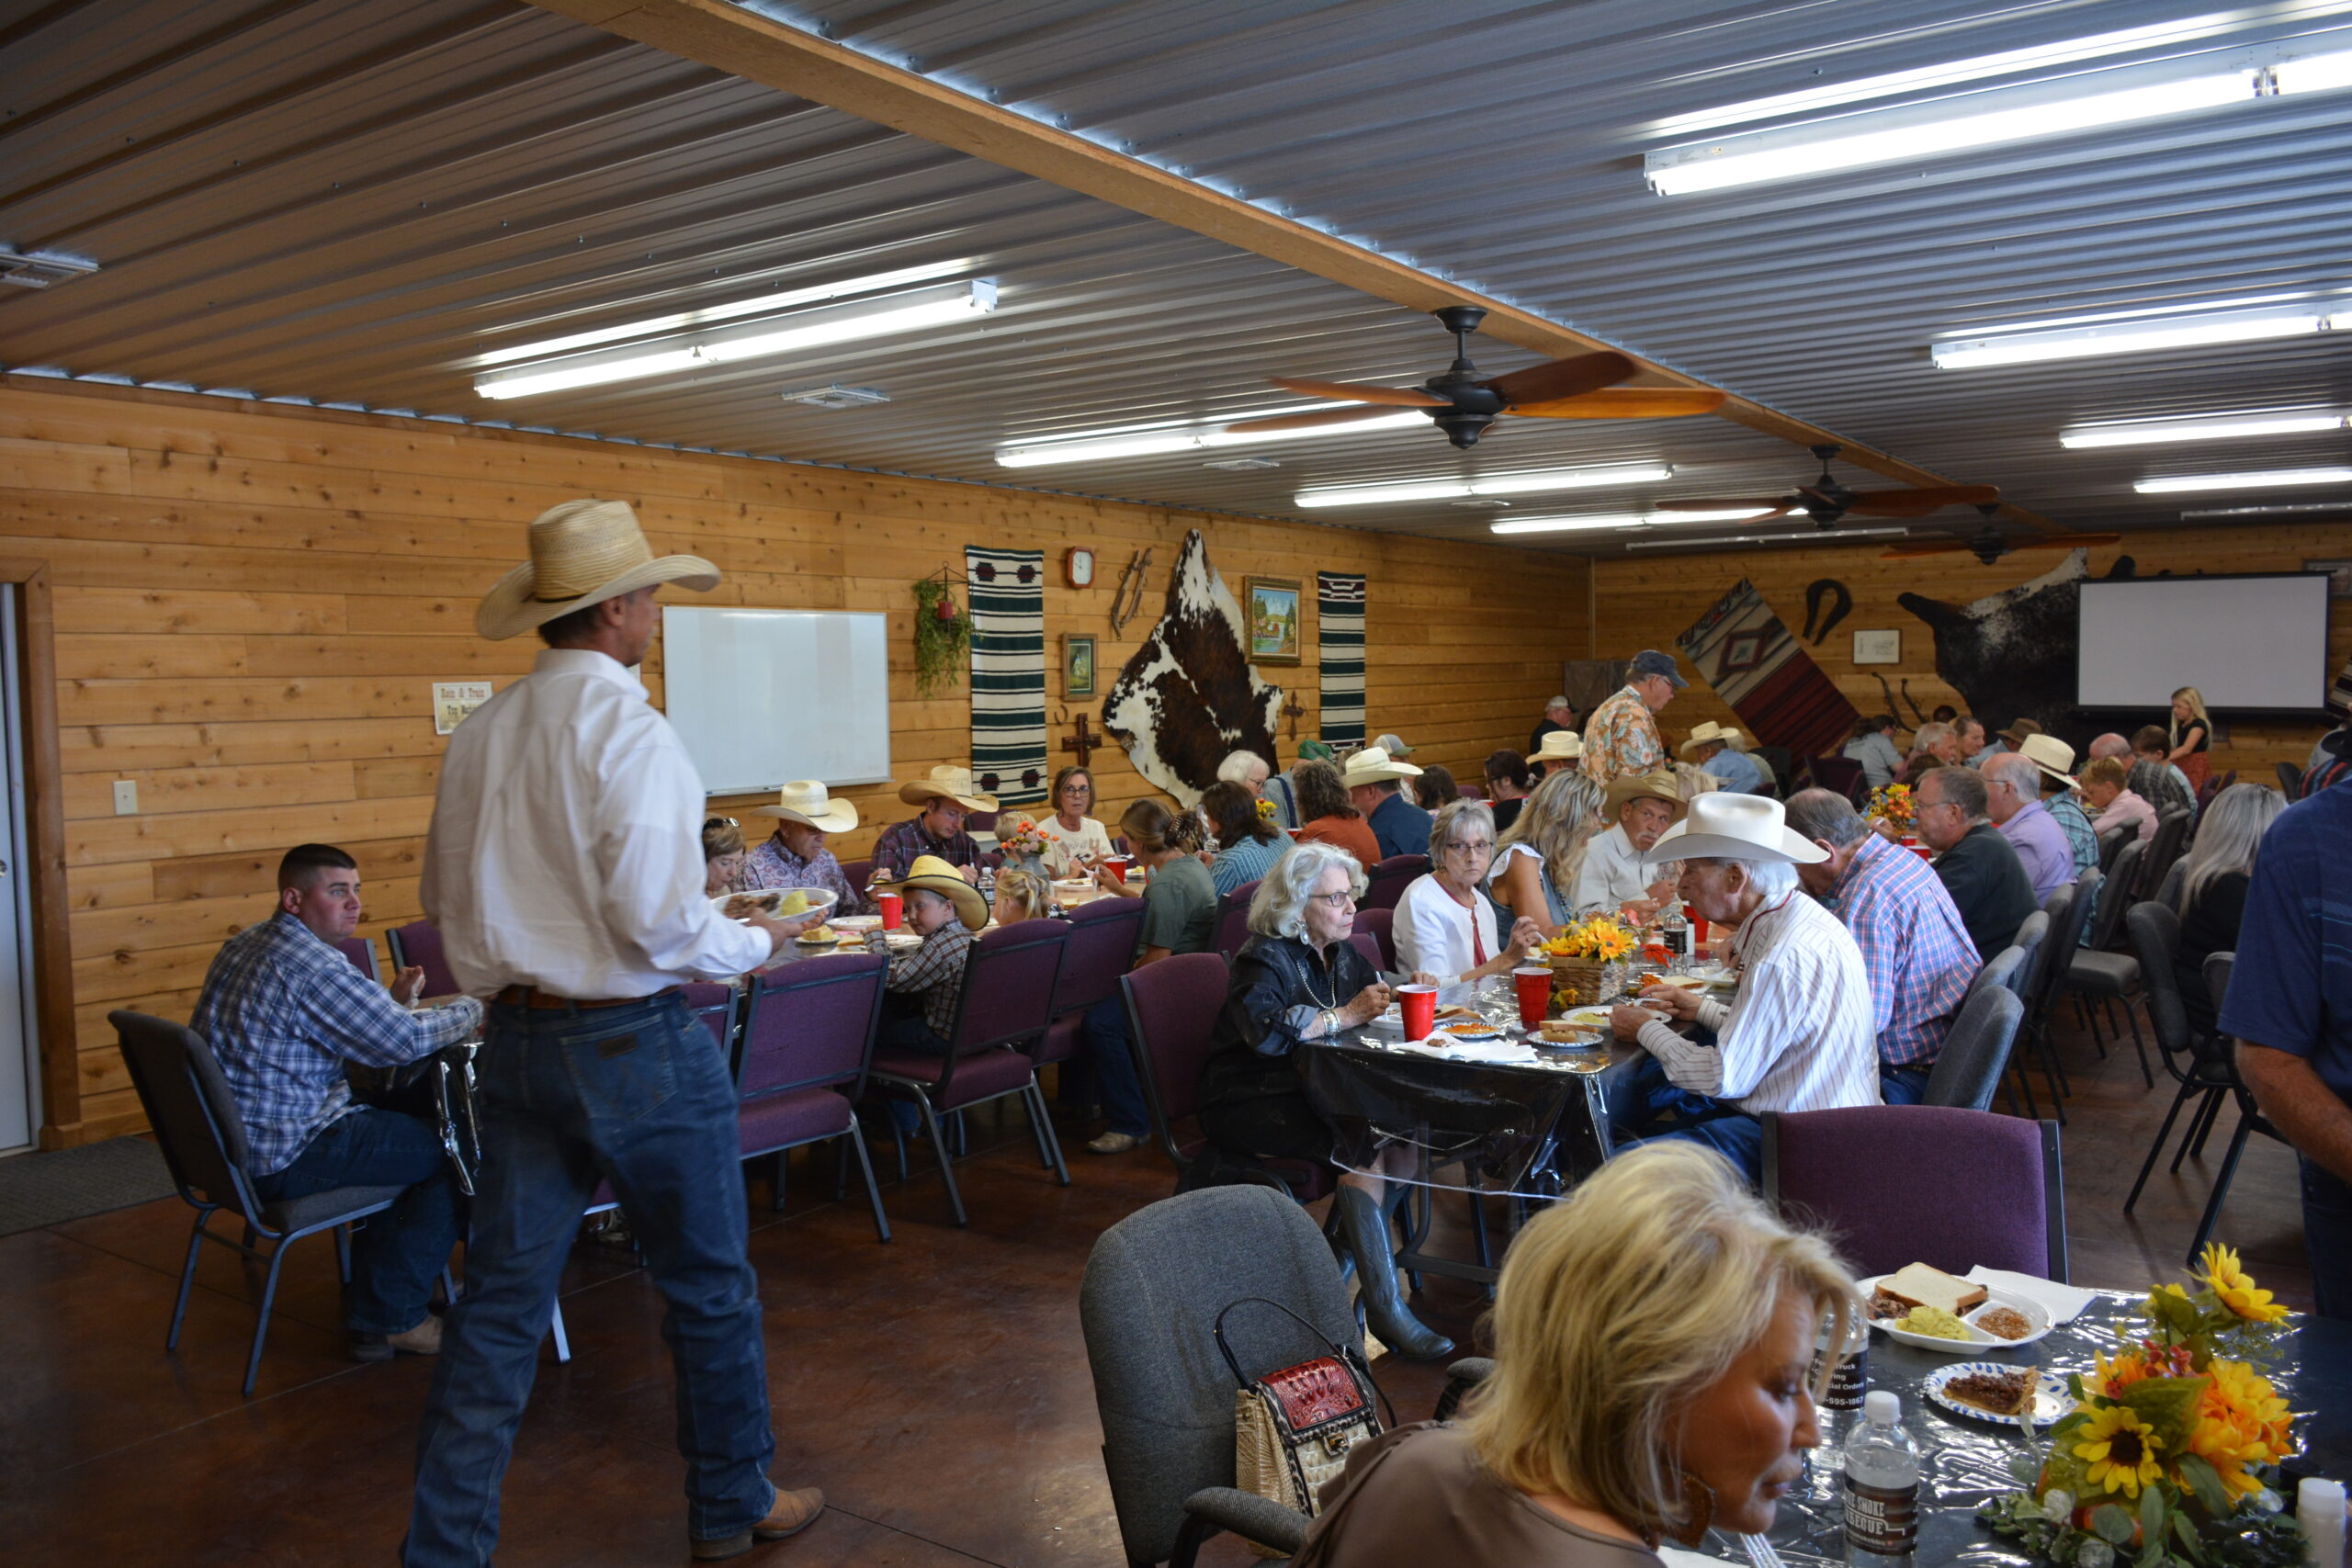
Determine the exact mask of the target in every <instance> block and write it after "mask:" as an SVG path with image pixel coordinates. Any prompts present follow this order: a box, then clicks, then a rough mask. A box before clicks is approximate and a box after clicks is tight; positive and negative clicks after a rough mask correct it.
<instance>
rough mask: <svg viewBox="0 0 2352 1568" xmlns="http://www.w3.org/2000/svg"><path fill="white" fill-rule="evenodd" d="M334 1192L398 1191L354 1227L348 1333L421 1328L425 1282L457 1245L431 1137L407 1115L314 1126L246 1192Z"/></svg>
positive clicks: (369, 1109)
mask: <svg viewBox="0 0 2352 1568" xmlns="http://www.w3.org/2000/svg"><path fill="white" fill-rule="evenodd" d="M335 1187H405V1188H407V1189H408V1190H407V1191H405V1192H403V1193H401V1196H400V1201H398V1202H396V1203H394V1204H393V1205H392V1206H391V1207H390V1208H389V1209H387V1210H385V1211H384V1212H383V1213H380V1214H370V1215H369V1216H368V1218H366V1219H364V1220H362V1221H360V1222H359V1228H358V1230H357V1232H356V1234H355V1235H353V1236H352V1238H351V1290H350V1292H349V1294H348V1295H347V1296H346V1297H345V1300H344V1308H343V1320H344V1325H345V1327H346V1328H348V1329H350V1330H351V1332H352V1333H354V1334H377V1335H383V1334H405V1333H407V1332H408V1331H409V1330H410V1329H412V1328H414V1327H416V1326H417V1325H420V1324H422V1323H423V1322H424V1314H425V1312H426V1308H427V1303H430V1302H431V1301H432V1300H433V1284H434V1281H435V1280H438V1279H439V1278H440V1277H441V1270H442V1269H445V1268H447V1266H448V1263H449V1249H450V1248H451V1247H455V1246H456V1245H457V1241H458V1208H457V1184H456V1183H455V1182H454V1181H452V1180H451V1179H450V1176H449V1166H448V1162H447V1159H445V1158H444V1156H443V1155H442V1153H441V1134H439V1133H437V1132H435V1130H434V1129H433V1128H432V1127H430V1126H428V1125H427V1124H425V1123H424V1122H421V1121H419V1120H418V1119H417V1118H415V1117H413V1116H405V1115H402V1114H401V1112H400V1111H386V1110H384V1109H382V1108H381V1107H379V1106H374V1105H363V1106H361V1107H360V1108H359V1109H358V1110H356V1111H352V1112H350V1113H349V1114H347V1115H345V1116H342V1117H338V1118H337V1119H336V1120H334V1121H333V1122H329V1123H328V1124H327V1125H326V1126H324V1127H322V1128H321V1129H320V1130H319V1135H318V1136H317V1137H315V1138H312V1139H311V1141H310V1143H309V1145H306V1146H305V1147H304V1148H303V1150H302V1152H301V1153H300V1154H299V1155H296V1156H294V1160H293V1163H292V1164H290V1165H288V1167H287V1168H285V1169H283V1170H277V1171H272V1172H271V1173H270V1174H269V1175H267V1176H264V1177H259V1178H256V1179H254V1192H255V1193H257V1194H258V1195H259V1196H260V1197H261V1198H262V1199H263V1200H264V1201H266V1202H272V1203H274V1202H277V1201H280V1200H282V1199H287V1198H307V1197H309V1196H310V1195H311V1194H312V1193H313V1192H324V1191H326V1190H329V1189H331V1188H335Z"/></svg>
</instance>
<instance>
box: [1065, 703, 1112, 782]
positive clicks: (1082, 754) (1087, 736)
mask: <svg viewBox="0 0 2352 1568" xmlns="http://www.w3.org/2000/svg"><path fill="white" fill-rule="evenodd" d="M1064 711H1065V722H1067V711H1068V710H1064ZM1086 719H1087V716H1086V714H1085V712H1084V711H1083V710H1081V711H1080V714H1079V716H1078V733H1077V734H1076V735H1074V736H1072V737H1070V738H1069V739H1068V740H1065V741H1063V742H1062V750H1065V751H1075V752H1077V753H1078V765H1079V766H1080V767H1081V768H1083V767H1087V766H1089V765H1090V762H1089V759H1090V758H1091V757H1092V756H1093V755H1094V751H1095V749H1096V748H1097V747H1099V746H1101V745H1103V743H1104V742H1105V741H1106V740H1107V739H1109V738H1108V737H1107V736H1102V735H1096V734H1094V733H1092V732H1091V731H1090V730H1089V729H1088V728H1087V726H1086Z"/></svg>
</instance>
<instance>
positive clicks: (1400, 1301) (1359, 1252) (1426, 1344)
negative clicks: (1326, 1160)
mask: <svg viewBox="0 0 2352 1568" xmlns="http://www.w3.org/2000/svg"><path fill="white" fill-rule="evenodd" d="M1334 1201H1336V1202H1337V1203H1338V1204H1339V1206H1340V1231H1341V1234H1343V1235H1346V1237H1347V1238H1348V1250H1349V1251H1351V1252H1352V1253H1354V1254H1355V1258H1356V1293H1357V1295H1358V1297H1359V1298H1360V1299H1361V1300H1362V1301H1363V1316H1364V1323H1365V1325H1367V1326H1369V1327H1370V1328H1371V1330H1372V1332H1373V1333H1374V1335H1376V1336H1377V1337H1379V1339H1380V1342H1381V1343H1382V1344H1384V1345H1385V1346H1387V1347H1388V1348H1390V1349H1392V1350H1394V1351H1396V1352H1397V1354H1398V1355H1400V1356H1402V1357H1404V1358H1405V1359H1407V1360H1408V1361H1441V1360H1443V1359H1445V1358H1446V1357H1448V1356H1451V1355H1452V1354H1453V1340H1451V1339H1448V1338H1447V1337H1445V1336H1444V1335H1442V1334H1439V1333H1437V1332H1435V1331H1434V1330H1431V1329H1430V1328H1427V1327H1424V1326H1423V1325H1421V1322H1420V1320H1419V1319H1418V1318H1416V1317H1415V1316H1414V1315H1413V1314H1412V1312H1411V1310H1410V1309H1409V1308H1408V1307H1407V1306H1406V1305H1405V1298H1404V1295H1403V1293H1402V1292H1399V1291H1398V1290H1397V1254H1396V1249H1395V1247H1393V1246H1392V1245H1391V1243H1390V1239H1389V1234H1388V1213H1387V1205H1386V1204H1385V1203H1383V1202H1381V1201H1379V1200H1378V1199H1376V1198H1374V1196H1373V1195H1372V1194H1371V1193H1369V1192H1366V1191H1365V1190H1363V1188H1361V1187H1351V1186H1345V1185H1342V1186H1341V1187H1340V1194H1339V1197H1338V1198H1337V1199H1336V1200H1334Z"/></svg>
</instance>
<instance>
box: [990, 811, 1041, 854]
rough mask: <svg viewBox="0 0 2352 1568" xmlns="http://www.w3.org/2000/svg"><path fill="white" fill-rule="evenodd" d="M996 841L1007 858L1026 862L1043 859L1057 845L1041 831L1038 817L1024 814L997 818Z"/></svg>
mask: <svg viewBox="0 0 2352 1568" xmlns="http://www.w3.org/2000/svg"><path fill="white" fill-rule="evenodd" d="M996 843H997V848H998V849H1000V850H1001V851H1002V852H1004V857H1005V858H1006V859H1007V860H1017V861H1021V862H1023V863H1027V862H1030V861H1042V860H1043V859H1044V858H1045V856H1046V852H1047V851H1048V850H1049V849H1051V848H1053V847H1055V846H1054V841H1053V840H1051V839H1048V838H1046V835H1045V834H1044V833H1043V832H1041V831H1039V829H1038V827H1037V822H1036V818H1033V817H1023V816H1008V817H1001V818H997V824H996Z"/></svg>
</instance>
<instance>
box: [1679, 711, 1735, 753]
mask: <svg viewBox="0 0 2352 1568" xmlns="http://www.w3.org/2000/svg"><path fill="white" fill-rule="evenodd" d="M1710 740H1720V741H1722V742H1723V743H1724V745H1726V746H1728V747H1730V748H1731V749H1732V750H1735V751H1736V750H1739V731H1738V730H1736V729H1733V728H1730V727H1728V726H1726V725H1721V724H1717V723H1716V722H1715V721H1714V720H1713V719H1712V718H1705V719H1701V720H1700V721H1699V723H1698V725H1697V726H1696V727H1695V728H1693V729H1692V730H1691V739H1688V740H1685V741H1684V742H1683V743H1682V744H1681V745H1679V746H1678V747H1676V748H1675V750H1676V751H1678V752H1679V753H1680V754H1681V755H1683V756H1685V757H1688V756H1689V755H1691V748H1692V747H1693V746H1704V745H1705V744H1706V743H1707V742H1708V741H1710Z"/></svg>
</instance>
